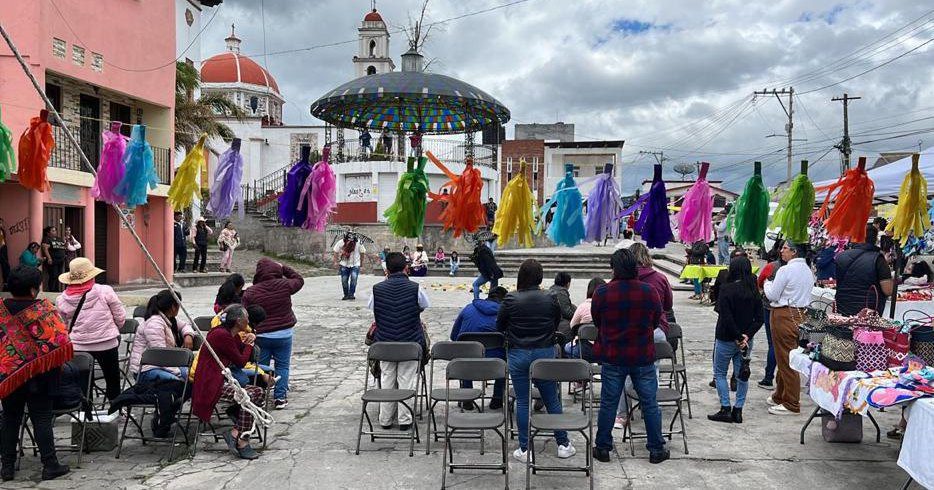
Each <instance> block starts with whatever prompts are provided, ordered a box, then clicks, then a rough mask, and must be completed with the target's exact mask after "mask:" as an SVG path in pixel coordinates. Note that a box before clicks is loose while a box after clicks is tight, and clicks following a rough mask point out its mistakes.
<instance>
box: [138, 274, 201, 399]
mask: <svg viewBox="0 0 934 490" xmlns="http://www.w3.org/2000/svg"><path fill="white" fill-rule="evenodd" d="M176 294H178V296H179V298H181V293H178V292H176ZM178 311H179V304H178V303H177V302H176V301H175V298H173V297H172V293H171V292H169V290H168V289H164V290H162V291H159V293H158V294H156V295H155V296H153V297H152V298H150V299H149V304H147V305H146V321H145V322H143V324H142V325H140V326H139V329H138V330H137V331H136V338H135V339H134V341H133V351H132V352H131V353H130V372H131V373H133V375H134V376H136V382H137V383H152V382H154V381H157V380H160V379H176V380H184V379H185V378H186V377H187V376H188V369H187V368H181V369H176V368H159V367H155V366H140V360H142V358H143V352H145V351H146V349H150V348H153V347H185V348H186V349H191V347H192V342H193V340H194V337H195V331H194V329H192V328H191V325H189V324H188V323H185V322H182V321H181V320H180V319H178V318H176V317H177V316H178Z"/></svg>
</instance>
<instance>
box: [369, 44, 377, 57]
mask: <svg viewBox="0 0 934 490" xmlns="http://www.w3.org/2000/svg"><path fill="white" fill-rule="evenodd" d="M370 58H376V41H374V40H370Z"/></svg>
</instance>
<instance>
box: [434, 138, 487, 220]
mask: <svg viewBox="0 0 934 490" xmlns="http://www.w3.org/2000/svg"><path fill="white" fill-rule="evenodd" d="M425 156H427V157H428V159H429V160H431V161H432V163H434V164H435V165H436V166H437V167H438V168H439V169H441V171H442V172H444V174H445V175H447V176H448V178H449V179H451V180H450V181H448V182H446V183H445V184H444V185H442V186H441V192H442V194H435V193H433V192H429V193H428V195H429V196H430V197H431V198H432V199H433V200H435V201H442V202H445V203H447V206H446V207H445V208H444V211H443V212H442V213H441V221H442V223H444V230H445V231H447V230H454V238H457V237H459V236H461V234H462V233H464V232H467V233H474V232H476V231H477V230H478V229H480V227H481V226H484V225H486V211H485V210H484V208H483V203H482V202H481V201H480V192H481V191H482V190H483V179H482V178H481V177H480V170H478V169H476V168H474V166H473V161H472V160H469V159H468V160H467V167H466V168H465V169H464V173H463V174H461V175H457V174H455V173H454V172H451V171H450V170H448V168H447V167H445V166H444V164H442V163H441V160H438V158H437V157H435V156H434V155H432V154H431V152H430V151H427V152H425ZM444 189H447V190H448V193H447V194H444V193H443V191H444Z"/></svg>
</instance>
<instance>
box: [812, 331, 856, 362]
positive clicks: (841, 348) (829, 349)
mask: <svg viewBox="0 0 934 490" xmlns="http://www.w3.org/2000/svg"><path fill="white" fill-rule="evenodd" d="M819 361H820V363H821V364H823V365H824V366H827V369H830V370H831V371H854V370H855V369H856V344H855V343H854V342H853V330H852V329H851V328H849V327H839V326H829V327H828V328H827V335H825V336H824V339H823V340H822V341H821V348H820V359H819Z"/></svg>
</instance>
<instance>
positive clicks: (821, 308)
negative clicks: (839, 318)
mask: <svg viewBox="0 0 934 490" xmlns="http://www.w3.org/2000/svg"><path fill="white" fill-rule="evenodd" d="M832 306H833V305H832V304H828V303H825V302H823V301H812V302H811V304H810V305H808V306H807V308H805V309H804V323H802V324H800V325H798V346H799V347H801V348H803V349H807V346H808V344H819V343H821V341H822V340H823V339H824V335H826V334H827V329H826V326H827V309H828V308H831V307H832Z"/></svg>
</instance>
